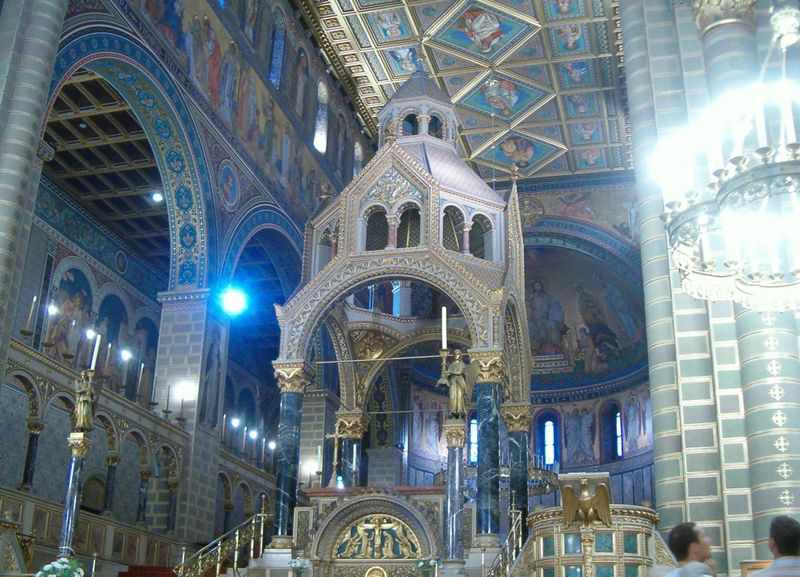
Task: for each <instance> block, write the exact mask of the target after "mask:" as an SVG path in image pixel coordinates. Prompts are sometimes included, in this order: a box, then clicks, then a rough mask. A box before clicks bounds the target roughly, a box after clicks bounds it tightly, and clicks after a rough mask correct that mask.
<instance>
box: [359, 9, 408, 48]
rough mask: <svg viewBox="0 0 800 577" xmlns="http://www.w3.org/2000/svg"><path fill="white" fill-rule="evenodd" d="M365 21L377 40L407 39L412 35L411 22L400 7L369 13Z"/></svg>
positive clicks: (394, 40) (393, 40)
mask: <svg viewBox="0 0 800 577" xmlns="http://www.w3.org/2000/svg"><path fill="white" fill-rule="evenodd" d="M367 22H368V23H369V27H370V29H371V30H372V32H373V34H375V36H376V38H377V39H378V42H396V41H398V40H408V39H409V38H411V36H412V30H411V24H409V22H408V18H406V15H405V14H404V13H403V10H402V9H395V10H385V11H383V12H373V13H370V14H368V15H367Z"/></svg>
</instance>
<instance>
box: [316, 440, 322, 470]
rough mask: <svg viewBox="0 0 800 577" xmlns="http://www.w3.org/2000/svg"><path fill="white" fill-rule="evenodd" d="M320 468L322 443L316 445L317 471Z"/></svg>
mask: <svg viewBox="0 0 800 577" xmlns="http://www.w3.org/2000/svg"><path fill="white" fill-rule="evenodd" d="M321 470H322V445H317V471H321Z"/></svg>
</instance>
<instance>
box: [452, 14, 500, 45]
mask: <svg viewBox="0 0 800 577" xmlns="http://www.w3.org/2000/svg"><path fill="white" fill-rule="evenodd" d="M460 28H461V30H462V31H463V32H464V34H466V35H467V37H468V38H469V39H470V40H471V41H472V43H473V44H474V45H475V48H476V49H477V50H479V51H480V52H482V53H484V54H486V53H489V52H491V51H492V49H493V48H494V46H495V44H497V42H498V41H499V40H500V39H501V38H502V37H503V30H502V28H501V26H500V19H499V18H498V17H497V16H495V15H494V14H492V13H491V12H487V11H486V10H483V9H481V8H471V9H469V10H467V11H465V12H464V15H463V17H462V19H461V23H460Z"/></svg>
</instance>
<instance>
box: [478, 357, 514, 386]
mask: <svg viewBox="0 0 800 577" xmlns="http://www.w3.org/2000/svg"><path fill="white" fill-rule="evenodd" d="M469 362H470V364H474V365H475V366H476V367H477V371H476V373H475V374H476V379H475V382H476V383H498V384H502V383H503V382H504V381H505V379H506V364H505V361H504V360H503V352H502V351H469Z"/></svg>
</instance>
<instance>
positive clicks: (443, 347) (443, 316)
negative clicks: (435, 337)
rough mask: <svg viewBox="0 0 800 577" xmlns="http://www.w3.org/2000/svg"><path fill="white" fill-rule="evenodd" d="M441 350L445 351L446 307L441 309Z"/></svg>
mask: <svg viewBox="0 0 800 577" xmlns="http://www.w3.org/2000/svg"><path fill="white" fill-rule="evenodd" d="M442 350H443V351H444V350H447V307H442Z"/></svg>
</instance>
